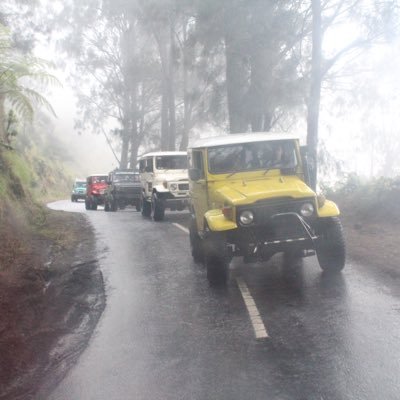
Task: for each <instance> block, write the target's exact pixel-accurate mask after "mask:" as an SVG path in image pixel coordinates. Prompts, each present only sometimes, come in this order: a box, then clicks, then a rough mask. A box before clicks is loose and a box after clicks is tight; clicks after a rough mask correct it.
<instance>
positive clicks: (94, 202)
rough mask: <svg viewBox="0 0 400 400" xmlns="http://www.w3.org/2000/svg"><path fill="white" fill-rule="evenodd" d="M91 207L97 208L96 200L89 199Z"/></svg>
mask: <svg viewBox="0 0 400 400" xmlns="http://www.w3.org/2000/svg"><path fill="white" fill-rule="evenodd" d="M91 209H92V210H94V211H96V210H97V200H96V199H93V201H91Z"/></svg>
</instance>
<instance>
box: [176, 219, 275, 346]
mask: <svg viewBox="0 0 400 400" xmlns="http://www.w3.org/2000/svg"><path fill="white" fill-rule="evenodd" d="M172 225H174V226H176V227H177V228H178V229H180V230H181V231H183V232H185V233H187V234H189V229H187V228H185V227H184V226H182V225H181V224H177V223H176V222H173V223H172ZM236 282H237V284H238V286H239V290H240V293H241V295H242V297H243V301H244V304H245V305H246V308H247V312H248V313H249V316H250V321H251V324H252V325H253V329H254V333H255V335H256V339H265V338H268V337H269V335H268V332H267V329H266V328H265V325H264V322H263V321H262V319H261V316H260V312H259V311H258V308H257V306H256V303H255V301H254V299H253V297H252V295H251V294H250V290H249V288H248V287H247V285H246V283H245V281H244V280H243V279H242V278H240V277H236Z"/></svg>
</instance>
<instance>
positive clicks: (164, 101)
mask: <svg viewBox="0 0 400 400" xmlns="http://www.w3.org/2000/svg"><path fill="white" fill-rule="evenodd" d="M160 36H161V37H160ZM160 36H158V35H156V40H157V44H158V49H159V52H160V60H161V150H163V151H164V150H168V147H169V133H170V130H169V97H168V95H169V90H168V64H169V62H168V49H167V43H166V42H165V35H164V34H163V35H160Z"/></svg>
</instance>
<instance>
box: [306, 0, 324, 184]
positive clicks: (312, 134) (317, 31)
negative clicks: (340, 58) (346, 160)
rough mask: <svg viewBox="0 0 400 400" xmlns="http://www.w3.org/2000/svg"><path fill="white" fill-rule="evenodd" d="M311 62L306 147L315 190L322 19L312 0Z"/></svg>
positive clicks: (314, 0)
mask: <svg viewBox="0 0 400 400" xmlns="http://www.w3.org/2000/svg"><path fill="white" fill-rule="evenodd" d="M311 5H312V29H313V31H312V62H311V88H310V97H309V99H308V114H307V147H308V151H309V155H310V158H311V162H312V168H311V171H310V181H311V182H310V184H311V187H312V188H313V189H314V190H315V189H316V186H317V167H318V165H317V154H318V153H317V151H318V125H319V108H320V102H321V82H322V74H321V68H322V35H323V33H322V18H321V1H320V0H312V2H311Z"/></svg>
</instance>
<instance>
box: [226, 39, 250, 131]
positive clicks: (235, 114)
mask: <svg viewBox="0 0 400 400" xmlns="http://www.w3.org/2000/svg"><path fill="white" fill-rule="evenodd" d="M225 57H226V90H227V99H228V112H229V130H230V132H231V133H238V132H247V128H248V116H247V115H246V110H245V106H244V105H245V95H246V90H247V75H248V71H247V65H246V62H245V60H244V59H243V56H242V55H241V54H240V51H239V49H237V48H236V47H235V40H234V38H230V37H229V36H228V35H226V36H225Z"/></svg>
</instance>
